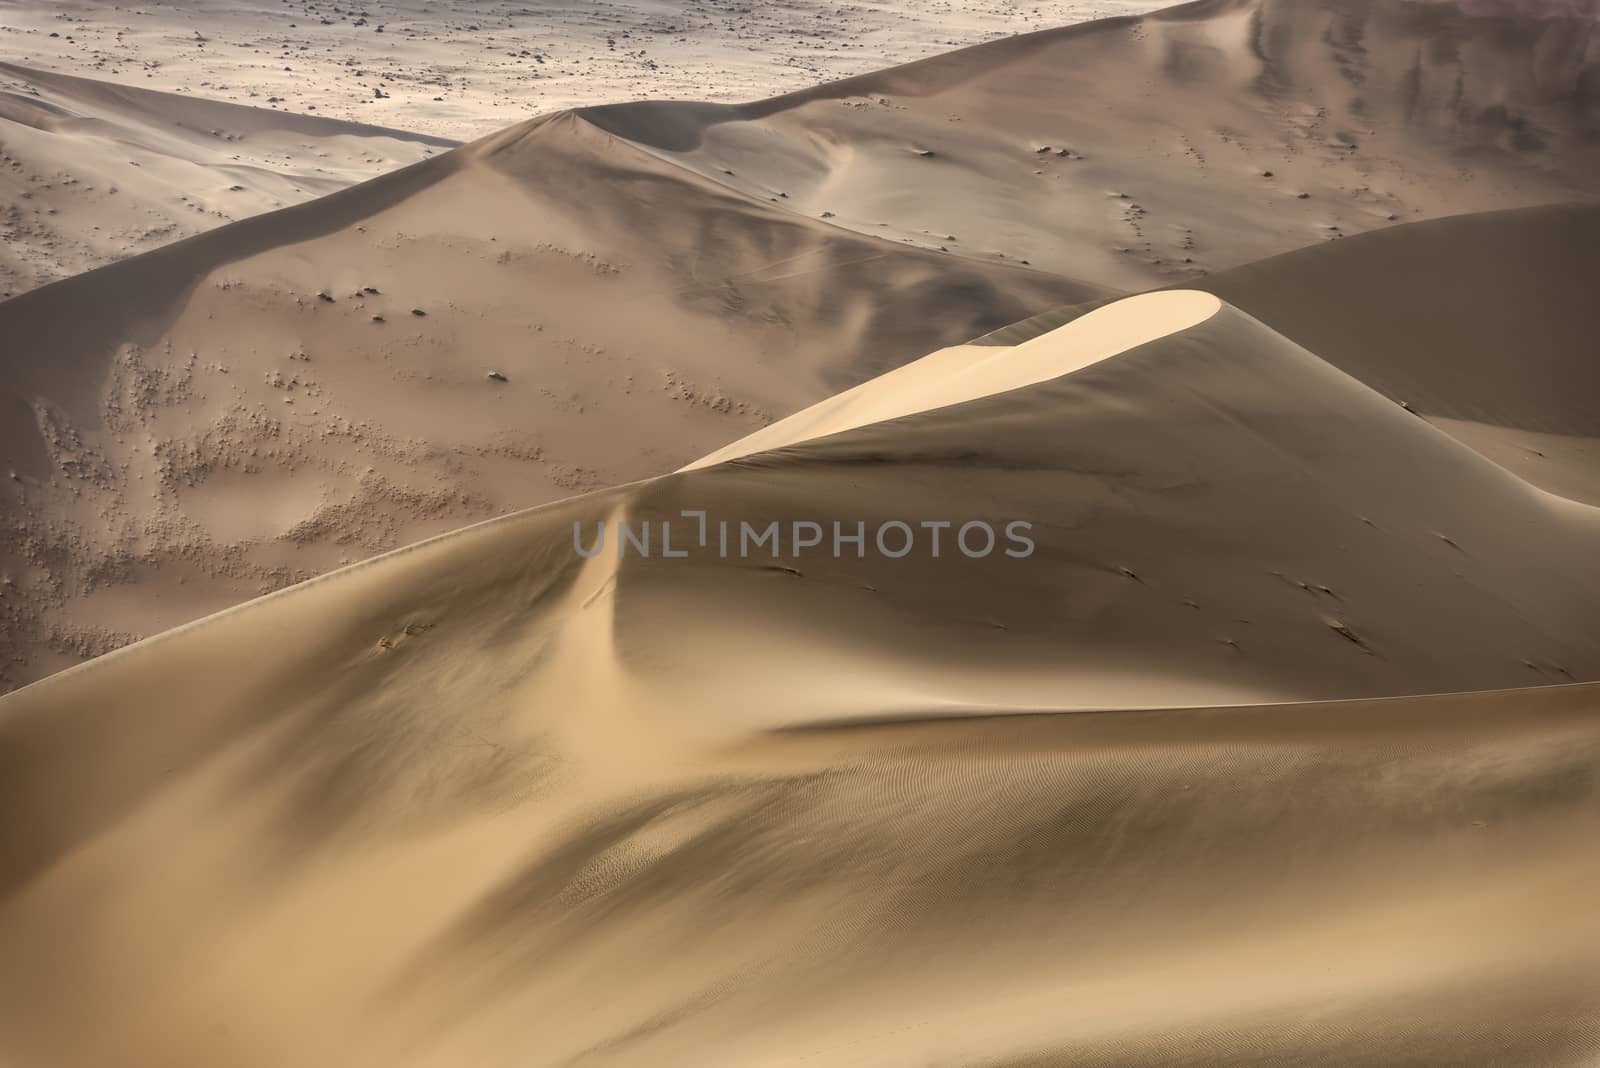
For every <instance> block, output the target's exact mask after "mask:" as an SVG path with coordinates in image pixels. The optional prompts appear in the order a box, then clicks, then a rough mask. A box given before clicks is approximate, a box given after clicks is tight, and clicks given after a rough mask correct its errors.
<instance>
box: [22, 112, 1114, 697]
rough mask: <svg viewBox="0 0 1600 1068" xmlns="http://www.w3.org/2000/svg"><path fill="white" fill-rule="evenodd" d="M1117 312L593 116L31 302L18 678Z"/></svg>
mask: <svg viewBox="0 0 1600 1068" xmlns="http://www.w3.org/2000/svg"><path fill="white" fill-rule="evenodd" d="M1107 292H1109V291H1108V290H1106V289H1105V288H1103V287H1100V286H1095V285H1090V284H1086V283H1080V282H1075V281H1073V280H1070V279H1066V278H1061V277H1058V276H1053V275H1048V274H1043V273H1039V272H1031V271H1027V270H1025V269H1022V268H1018V267H1010V266H1005V265H997V264H996V265H991V264H981V263H970V262H965V261H961V260H959V259H957V258H955V257H951V256H946V255H942V254H940V253H936V252H931V251H925V250H916V249H909V248H905V247H903V246H899V245H896V244H893V243H890V242H886V241H883V240H881V239H876V238H870V237H863V236H861V235H857V234H852V233H850V232H848V231H844V230H840V229H838V228H836V227H831V226H828V225H826V224H825V223H823V222H821V221H819V220H810V219H805V218H803V217H800V216H796V215H794V214H792V213H787V212H783V211H781V210H779V209H776V208H772V207H770V206H768V205H764V204H760V203H755V202H752V201H750V200H748V199H747V198H744V197H742V196H740V195H738V194H736V193H733V192H730V191H728V190H726V189H724V188H722V187H720V186H717V185H716V184H714V183H711V182H708V181H705V180H703V179H699V178H697V177H695V176H694V175H692V174H687V173H685V172H682V171H681V170H679V169H678V168H675V167H673V166H672V165H670V164H667V163H664V162H662V161H660V160H658V159H656V158H655V157H653V156H651V155H649V154H647V153H644V152H642V151H640V150H639V149H637V148H635V147H634V146H632V145H630V144H628V143H626V142H623V141H619V140H617V139H616V138H614V137H612V136H610V135H609V134H606V133H604V132H602V131H600V130H597V129H595V128H594V127H593V126H591V125H589V124H588V123H586V122H584V121H583V120H582V119H581V118H579V117H577V116H575V115H573V114H571V113H565V114H558V115H556V116H552V117H550V118H549V119H544V120H538V121H536V122H534V123H531V124H526V125H524V126H520V127H515V128H513V129H511V130H509V131H507V132H505V133H504V134H501V135H497V136H495V137H493V138H489V139H486V140H484V141H482V142H478V143H476V144H474V145H473V146H471V147H470V148H467V149H463V150H460V151H458V152H454V153H450V154H448V155H444V156H439V157H435V158H434V159H431V160H427V161H424V162H423V163H421V164H418V165H416V166H413V167H410V168H407V169H404V170H401V171H398V172H395V173H393V174H390V175H386V176H384V177H383V178H381V179H378V180H375V181H372V182H368V183H365V184H363V185H360V186H357V187H353V188H350V189H346V190H343V191H341V192H338V193H335V194H333V195H331V196H327V197H324V198H321V199H319V200H317V201H315V202H313V203H310V204H306V205H301V206H298V207H295V208H290V209H286V210H285V211H282V212H278V213H273V214H269V215H264V216H257V217H255V218H252V219H248V220H244V221H242V222H239V223H236V224H233V225H230V226H226V227H223V228H221V229H218V230H214V231H211V232H210V233H207V234H203V235H200V236H199V237H196V238H192V239H190V240H187V241H184V242H180V243H178V244H175V245H171V246H168V247H166V248H163V249H160V250H158V251H156V252H154V253H151V254H148V255H146V256H143V257H140V258H137V259H134V260H129V261H125V262H123V263H119V264H114V265H112V266H110V267H107V268H105V269H102V270H100V271H96V272H92V273H90V274H87V275H84V276H81V277H79V278H76V279H71V280H68V281H66V282H63V283H60V284H57V285H54V286H49V287H46V288H44V289H40V290H35V291H33V292H31V293H26V294H23V295H22V296H20V297H18V298H14V299H13V300H11V301H8V302H6V303H4V304H0V337H4V338H6V339H7V340H6V344H5V346H4V354H5V357H6V363H7V376H6V381H5V382H4V383H3V385H0V404H3V405H4V410H5V412H6V415H5V416H4V419H3V422H0V451H3V455H0V459H3V460H4V462H5V464H6V465H7V466H8V468H9V472H10V474H11V478H10V480H9V481H7V483H6V489H5V491H4V492H5V495H6V497H5V499H6V501H7V505H6V509H5V511H4V513H3V518H4V520H5V533H4V536H3V541H0V570H3V571H4V573H5V577H6V578H7V579H9V580H10V582H11V585H10V586H8V588H7V595H6V596H5V597H4V598H3V599H0V614H3V619H4V623H3V626H0V644H3V645H4V651H3V655H0V661H3V662H4V665H3V666H0V677H4V678H6V679H7V680H8V681H10V682H12V683H13V684H14V683H16V682H18V681H24V680H26V679H28V678H33V677H37V676H38V675H39V674H41V673H44V672H47V671H49V670H51V669H53V668H55V667H57V666H60V665H62V664H64V663H69V662H72V661H73V660H75V659H78V658H81V657H83V656H86V655H92V654H94V653H97V652H101V651H104V650H105V649H107V648H111V647H114V646H116V645H119V644H123V643H125V642H126V641H127V640H128V639H129V638H130V637H131V636H136V635H142V634H148V633H154V632H155V631H157V630H160V629H163V628H165V627H168V626H172V625H175V624H177V623H180V622H183V621H185V620H188V619H192V618H195V617H196V616H200V615H204V614H206V613H208V612H211V611H215V610H216V609H218V608H221V607H224V606H225V605H228V604H232V603H237V602H238V601H240V600H244V599H246V598H248V597H250V596H254V595H256V594H259V593H261V592H265V591H266V590H270V589H273V588H277V587H279V586H282V585H285V584H287V583H289V582H292V581H296V580H298V579H301V578H305V577H308V576H310V575H313V574H317V573H320V572H322V571H325V570H327V569H329V568H330V567H334V566H338V565H339V564H340V563H347V562H351V561H353V560H355V559H359V558H361V557H363V556H367V555H370V554H372V553H373V552H377V551H382V550H384V549H389V548H394V547H396V546H399V545H402V544H405V543H406V542H408V541H412V540H415V539H417V538H419V537H423V536H426V535H429V534H433V533H439V532H442V531H444V530H448V529H450V528H452V527H454V526H459V525H461V524H462V523H464V522H468V521H471V520H473V519H477V518H483V517H485V516H489V515H494V514H498V513H502V512H505V511H509V510H512V509H514V508H518V507H523V506H526V505H530V504H536V503H540V502H542V501H548V500H552V499H555V498H558V497H562V496H566V495H569V494H571V493H572V492H575V491H577V490H582V489H586V488H592V487H594V486H599V485H610V484H617V483H622V482H627V481H631V480H633V479H637V478H641V477H645V476H647V475H652V474H658V473H660V472H662V471H668V470H671V469H673V468H674V467H677V466H679V465H681V464H683V463H685V462H687V461H689V460H692V459H693V458H694V457H696V456H699V455H702V454H704V453H706V452H709V451H710V450H711V449H713V448H715V447H717V446H719V445H721V444H724V443H725V442H727V441H729V440H732V439H734V438H737V437H741V436H743V435H744V434H745V433H748V432H749V431H750V430H752V429H755V428H756V427H758V426H760V425H762V424H763V423H764V422H767V421H770V419H772V418H775V417H779V416H783V415H787V414H789V413H790V412H792V411H794V410H795V409H797V408H799V407H802V406H804V405H805V404H808V403H810V402H813V401H815V400H819V399H821V398H823V397H826V396H828V395H829V394H831V393H833V392H836V391H837V390H839V389H840V388H843V387H846V386H850V385H854V384H855V383H857V382H859V381H861V380H862V379H864V378H867V377H870V376H872V375H873V374H876V373H877V372H879V371H881V370H883V369H885V368H887V367H891V366H894V365H896V364H899V363H902V362H905V361H906V360H908V359H912V358H915V357H917V356H921V355H923V354H924V353H926V352H928V351H930V350H931V349H935V348H939V347H941V346H943V345H948V344H951V343H955V342H959V341H961V340H963V339H966V338H969V337H972V336H974V335H976V334H980V333H983V332H985V331H986V330H990V329H993V328H994V327H997V326H999V325H1002V324H1003V323H1006V322H1008V321H1011V320H1014V319H1017V318H1020V317H1024V316H1027V315H1031V314H1033V313H1034V312H1037V311H1040V310H1043V309H1044V308H1047V307H1050V306H1052V305H1055V304H1059V303H1062V302H1072V301H1077V300H1082V299H1084V298H1086V297H1093V296H1098V295H1101V294H1104V293H1107ZM929 308H937V309H938V312H937V314H929V312H928V309H929ZM491 373H495V374H499V375H501V376H503V378H504V380H494V379H490V378H488V377H487V376H488V375H490V374H491Z"/></svg>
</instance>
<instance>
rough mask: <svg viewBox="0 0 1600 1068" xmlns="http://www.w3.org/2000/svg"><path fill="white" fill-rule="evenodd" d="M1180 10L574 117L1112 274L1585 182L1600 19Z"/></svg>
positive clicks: (1298, 0)
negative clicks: (733, 100) (821, 81)
mask: <svg viewBox="0 0 1600 1068" xmlns="http://www.w3.org/2000/svg"><path fill="white" fill-rule="evenodd" d="M1563 11H1564V9H1562V8H1559V7H1558V8H1555V9H1554V10H1553V11H1552V12H1551V13H1550V17H1548V18H1540V19H1532V18H1506V17H1499V18H1482V17H1473V16H1471V15H1468V14H1465V13H1463V12H1462V11H1461V10H1460V9H1458V8H1457V7H1456V6H1455V5H1454V4H1452V3H1448V2H1442V3H1441V2H1416V0H1341V2H1339V3H1305V2H1302V0H1198V2H1196V3H1189V4H1182V5H1179V6H1177V7H1172V8H1168V9H1166V10H1163V11H1160V12H1157V13H1155V14H1151V15H1147V16H1144V17H1139V18H1133V17H1129V18H1120V19H1105V20H1101V21H1097V22H1091V23H1084V24H1079V25H1073V26H1067V27H1063V28H1060V29H1053V30H1046V31H1042V32H1039V33H1033V34H1028V35H1024V36H1021V37H1015V38H1010V39H1007V40H1003V41H996V42H993V43H990V44H984V45H979V46H976V47H973V48H969V49H964V50H962V51H958V52H952V53H948V54H946V55H941V56H937V57H934V58H932V59H928V60H923V61H921V62H918V63H913V64H909V65H907V66H904V67H898V68H895V69H892V70H887V71H882V72H879V73H875V74H870V75H864V76H861V77H856V78H851V79H848V80H845V81H841V82H835V83H832V84H829V85H824V86H819V87H817V88H815V89H811V90H807V91H803V92H798V93H793V94H790V95H788V96H782V97H777V98H775V99H772V100H766V101H761V102H758V103H753V104H747V105H705V104H679V103H666V102H646V103H639V104H626V105H620V106H617V107H603V108H594V109H589V110H588V111H586V112H585V114H586V116H588V117H589V118H590V120H591V121H593V122H595V123H597V124H599V125H601V126H603V127H605V128H606V129H610V130H612V131H614V132H616V133H618V134H620V135H622V136H624V137H629V138H632V139H634V140H636V141H638V142H639V143H641V144H645V145H650V146H652V147H654V148H655V149H656V150H657V151H659V152H661V153H662V154H663V155H664V156H666V157H667V158H669V159H673V160H677V161H679V162H681V163H683V164H684V165H685V166H687V167H690V168H692V169H695V170H697V171H699V172H700V173H703V174H706V175H708V176H711V177H713V178H716V179H718V180H721V181H725V182H727V183H728V184H729V185H731V186H733V187H735V188H738V189H741V190H743V191H745V192H747V193H750V194H751V195H752V196H756V197H759V198H765V197H775V196H782V197H784V198H785V199H784V203H785V204H786V205H788V206H792V207H793V208H794V209H795V210H797V211H802V212H808V213H811V214H821V213H823V212H827V213H828V214H829V216H830V217H831V219H832V221H833V222H834V223H835V224H836V225H840V226H846V227H850V228H851V229H856V230H863V231H866V232H869V233H882V234H890V235H893V236H896V237H902V238H906V239H910V240H912V241H915V242H917V243H921V244H933V245H946V246H948V247H949V248H951V249H952V250H953V251H956V252H959V253H962V254H964V255H968V256H972V257H975V258H987V259H995V258H1001V257H1004V258H1006V259H1009V260H1011V261H1012V262H1015V261H1016V260H1018V259H1022V260H1026V261H1029V262H1030V263H1032V264H1033V265H1034V266H1036V267H1041V268H1044V269H1046V270H1053V271H1060V272H1063V273H1066V274H1070V275H1072V276H1074V277H1080V278H1089V279H1093V280H1095V281H1099V282H1102V283H1104V284H1106V285H1111V286H1116V287H1118V288H1120V289H1125V290H1133V289H1144V288H1149V287H1151V286H1158V285H1163V284H1171V283H1173V282H1177V281H1190V280H1192V279H1194V278H1196V277H1198V276H1200V275H1202V274H1204V273H1205V272H1208V271H1214V270H1218V269H1221V268H1226V267H1233V266H1237V265H1239V264H1243V263H1247V262H1250V261H1253V260H1257V259H1261V258H1262V257H1265V256H1270V255H1274V254H1276V253H1280V252H1285V251H1287V250H1289V249H1293V248H1299V247H1302V246H1304V245H1308V244H1315V243H1319V242H1324V241H1331V240H1336V239H1338V238H1341V237H1348V236H1350V235H1352V234H1358V233H1363V232H1365V231H1369V230H1373V229H1380V228H1383V227H1386V226H1389V225H1392V224H1393V223H1394V222H1397V221H1416V220H1419V219H1429V218H1435V217H1438V216H1443V215H1454V214H1459V213H1462V212H1470V211H1486V210H1493V209H1497V208H1509V207H1516V206H1521V205H1532V204H1546V203H1559V202H1564V201H1571V200H1578V199H1590V198H1593V197H1595V196H1596V195H1597V192H1600V188H1597V183H1596V181H1595V175H1596V174H1600V23H1596V22H1595V21H1594V20H1591V19H1587V18H1583V17H1580V16H1576V15H1569V14H1564V13H1561V12H1563Z"/></svg>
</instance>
